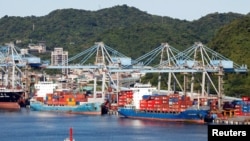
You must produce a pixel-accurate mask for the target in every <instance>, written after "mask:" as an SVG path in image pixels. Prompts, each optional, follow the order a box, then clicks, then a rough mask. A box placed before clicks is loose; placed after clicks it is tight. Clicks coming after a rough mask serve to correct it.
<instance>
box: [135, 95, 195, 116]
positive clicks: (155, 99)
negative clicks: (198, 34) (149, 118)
mask: <svg viewBox="0 0 250 141" xmlns="http://www.w3.org/2000/svg"><path fill="white" fill-rule="evenodd" d="M190 106H192V101H191V100H190V97H188V96H180V95H179V94H170V95H152V96H143V97H142V100H140V110H144V111H154V112H182V111H184V110H186V109H187V108H188V107H190Z"/></svg>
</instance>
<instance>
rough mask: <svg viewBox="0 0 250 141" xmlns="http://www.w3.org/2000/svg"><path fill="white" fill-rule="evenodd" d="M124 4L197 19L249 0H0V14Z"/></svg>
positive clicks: (248, 7)
mask: <svg viewBox="0 0 250 141" xmlns="http://www.w3.org/2000/svg"><path fill="white" fill-rule="evenodd" d="M123 4H126V5H128V6H133V7H136V8H138V9H139V10H141V11H146V12H147V13H149V14H153V15H158V16H169V17H172V18H177V19H181V20H184V19H185V20H189V21H192V20H197V19H199V18H201V17H203V16H205V15H207V14H210V13H214V12H218V13H228V12H234V13H239V14H247V13H249V12H250V0H0V18H2V17H3V16H5V15H8V16H21V17H25V16H32V15H33V16H45V15H47V14H49V13H50V12H52V11H54V10H57V9H67V8H74V9H83V10H91V11H96V10H100V9H103V8H110V7H113V6H117V5H123Z"/></svg>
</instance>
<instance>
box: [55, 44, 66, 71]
mask: <svg viewBox="0 0 250 141" xmlns="http://www.w3.org/2000/svg"><path fill="white" fill-rule="evenodd" d="M51 65H54V66H67V65H68V51H63V48H60V47H56V48H54V51H52V52H51ZM62 73H63V74H68V70H67V69H66V68H65V69H64V68H63V69H62Z"/></svg>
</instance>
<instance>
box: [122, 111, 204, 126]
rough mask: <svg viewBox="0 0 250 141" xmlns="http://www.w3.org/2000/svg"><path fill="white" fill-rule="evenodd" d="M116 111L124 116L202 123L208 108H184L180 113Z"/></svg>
mask: <svg viewBox="0 0 250 141" xmlns="http://www.w3.org/2000/svg"><path fill="white" fill-rule="evenodd" d="M118 113H119V114H120V115H121V116H123V117H126V118H135V119H150V120H162V121H177V122H193V123H204V118H205V117H206V116H207V114H208V110H186V111H184V112H180V113H167V112H166V113H160V112H153V111H151V112H146V111H139V110H135V109H127V108H119V109H118Z"/></svg>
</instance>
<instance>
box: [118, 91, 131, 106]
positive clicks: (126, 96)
mask: <svg viewBox="0 0 250 141" xmlns="http://www.w3.org/2000/svg"><path fill="white" fill-rule="evenodd" d="M127 104H133V92H132V90H128V91H121V92H119V93H118V106H119V107H122V106H125V105H127Z"/></svg>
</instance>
